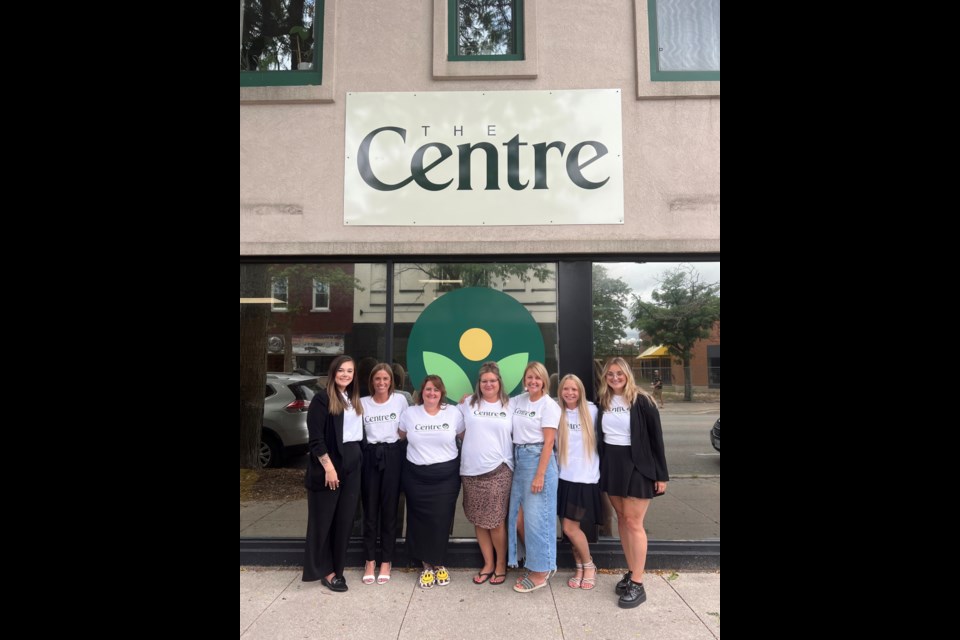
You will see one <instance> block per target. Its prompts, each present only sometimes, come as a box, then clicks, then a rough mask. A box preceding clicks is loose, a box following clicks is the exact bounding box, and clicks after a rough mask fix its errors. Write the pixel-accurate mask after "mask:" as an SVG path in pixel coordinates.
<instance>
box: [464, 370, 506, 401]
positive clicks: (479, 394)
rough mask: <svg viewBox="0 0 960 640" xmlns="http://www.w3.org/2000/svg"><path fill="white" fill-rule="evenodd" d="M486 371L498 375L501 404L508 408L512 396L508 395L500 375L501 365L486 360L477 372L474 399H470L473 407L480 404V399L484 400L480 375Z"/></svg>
mask: <svg viewBox="0 0 960 640" xmlns="http://www.w3.org/2000/svg"><path fill="white" fill-rule="evenodd" d="M485 373H492V374H493V375H495V376H497V382H499V383H500V406H502V407H504V408H506V406H507V405H508V404H509V403H510V396H508V395H507V391H506V389H504V388H503V378H501V377H500V365H498V364H497V363H496V362H493V361H490V362H484V363H483V364H482V365H480V372H479V373H478V374H477V386H476V388H475V389H474V391H473V399H471V400H470V406H471V407H477V406H479V405H480V401H481V400H483V391H481V390H480V376H482V375H483V374H485Z"/></svg>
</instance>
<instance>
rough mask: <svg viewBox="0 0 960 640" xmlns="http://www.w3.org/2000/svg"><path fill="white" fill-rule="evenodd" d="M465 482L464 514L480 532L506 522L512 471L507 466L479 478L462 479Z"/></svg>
mask: <svg viewBox="0 0 960 640" xmlns="http://www.w3.org/2000/svg"><path fill="white" fill-rule="evenodd" d="M460 479H461V480H462V481H463V513H464V515H466V516H467V520H469V521H470V522H471V523H473V525H474V526H477V527H480V528H481V529H495V528H497V527H499V526H500V525H502V524H503V523H504V522H506V520H507V506H508V505H509V504H510V486H511V485H512V484H513V471H512V470H511V469H510V467H508V466H507V463H506V462H502V463H500V466H499V467H497V468H496V469H494V470H493V471H490V472H488V473H484V474H481V475H479V476H460Z"/></svg>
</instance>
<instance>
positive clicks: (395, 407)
mask: <svg viewBox="0 0 960 640" xmlns="http://www.w3.org/2000/svg"><path fill="white" fill-rule="evenodd" d="M360 403H361V404H362V405H363V429H364V431H366V433H367V442H369V443H370V444H376V443H378V442H396V441H397V440H399V439H400V437H399V436H398V435H397V429H398V428H399V426H400V416H401V415H402V414H403V412H404V411H405V410H406V409H407V406H408V405H407V399H406V398H404V397H403V396H402V395H400V394H399V393H394V394H391V396H390V397H389V398H387V401H386V402H384V403H383V404H379V403H378V402H376V401H375V400H374V399H373V396H363V397H362V398H360Z"/></svg>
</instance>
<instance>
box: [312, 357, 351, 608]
mask: <svg viewBox="0 0 960 640" xmlns="http://www.w3.org/2000/svg"><path fill="white" fill-rule="evenodd" d="M355 370H356V363H355V362H354V361H353V358H351V357H350V356H339V357H337V358H336V359H334V361H333V362H332V363H331V364H330V372H329V374H328V376H327V388H326V391H324V390H320V391H318V392H317V394H316V395H315V396H314V397H313V400H311V401H310V409H309V411H308V412H307V429H308V430H309V432H310V441H309V444H308V446H309V448H310V460H309V462H308V464H307V475H306V478H305V479H304V485H305V486H306V487H307V542H306V548H305V550H304V560H303V581H304V582H311V581H313V580H320V582H322V583H323V585H324V586H325V587H327V588H328V589H330V590H331V591H346V590H347V581H346V579H345V578H344V577H343V565H344V564H345V563H346V560H347V542H348V541H349V540H350V531H351V530H352V529H353V516H354V514H355V513H356V511H357V501H358V499H359V497H360V467H361V464H360V463H361V460H362V454H361V452H360V441H361V440H362V439H363V422H362V420H363V405H361V404H360V389H359V387H358V385H357V384H356V376H355Z"/></svg>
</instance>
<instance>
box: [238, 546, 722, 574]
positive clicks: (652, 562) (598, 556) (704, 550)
mask: <svg viewBox="0 0 960 640" xmlns="http://www.w3.org/2000/svg"><path fill="white" fill-rule="evenodd" d="M590 552H591V553H592V554H593V561H594V562H596V563H597V566H598V567H600V568H601V569H613V568H618V567H620V568H622V567H626V566H627V563H626V561H625V560H624V559H623V548H622V547H621V546H620V543H619V542H618V541H617V540H601V541H600V542H594V543H591V545H590ZM363 556H364V551H363V543H362V542H361V541H360V540H352V541H351V542H350V546H349V547H348V549H347V566H348V567H359V566H362V565H363V561H364V560H365V558H364V557H363ZM482 564H483V558H482V556H481V555H480V547H478V546H477V543H476V541H474V540H469V539H458V538H455V539H451V540H450V546H449V547H448V550H447V566H448V567H455V568H464V567H467V568H471V569H473V568H476V567H479V566H481V565H482ZM240 565H241V566H244V565H246V566H270V567H276V566H279V567H302V566H303V538H240ZM573 565H574V562H573V555H572V553H571V551H570V545H569V544H567V543H566V542H560V543H558V544H557V566H558V567H559V568H561V569H573ZM394 566H397V567H411V566H413V564H412V562H411V559H410V557H409V555H408V553H407V549H406V544H405V542H404V541H403V540H398V541H397V546H396V550H395V553H394ZM646 568H647V570H661V569H662V570H669V569H675V570H678V571H680V570H684V571H714V570H719V569H720V541H719V540H704V541H687V540H680V541H669V540H651V541H650V543H649V545H648V546H647V564H646Z"/></svg>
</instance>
